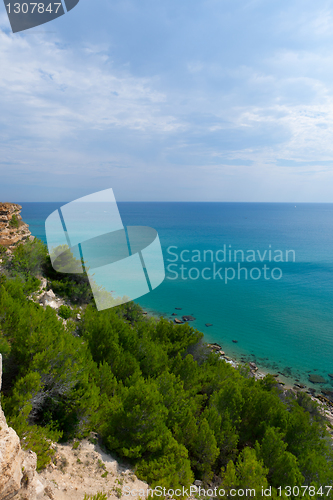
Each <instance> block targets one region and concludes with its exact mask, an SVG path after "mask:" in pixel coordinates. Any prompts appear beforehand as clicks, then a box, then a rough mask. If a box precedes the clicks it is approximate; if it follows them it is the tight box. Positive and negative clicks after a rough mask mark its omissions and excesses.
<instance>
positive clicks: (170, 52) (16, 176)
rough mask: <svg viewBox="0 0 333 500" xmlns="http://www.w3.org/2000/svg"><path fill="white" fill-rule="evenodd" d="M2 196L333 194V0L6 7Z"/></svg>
mask: <svg viewBox="0 0 333 500" xmlns="http://www.w3.org/2000/svg"><path fill="white" fill-rule="evenodd" d="M0 89H1V92H0V174H1V183H0V200H1V201H70V200H72V199H74V198H77V197H79V196H84V195H86V194H89V193H91V192H94V191H98V190H102V189H106V188H108V187H111V188H113V190H114V193H115V196H116V199H117V200H125V201H126V200H133V201H136V200H137V201H141V200H142V201H158V200H161V201H276V202H279V201H281V202H285V201H291V202H302V201H303V202H320V201H325V202H333V154H332V153H333V140H332V139H333V136H332V132H333V6H332V3H331V2H324V1H322V2H318V3H314V2H313V1H308V0H301V1H300V0H296V1H290V0H288V1H286V0H279V1H276V0H266V1H261V0H251V1H247V0H243V1H239V0H207V1H204V0H201V1H199V0H191V1H188V0H182V1H181V2H179V0H178V1H176V0H164V1H161V0H140V1H139V0H135V1H134V0H90V1H88V0H80V3H79V4H78V5H77V7H75V8H74V9H73V10H72V11H71V12H69V13H67V14H66V15H65V16H62V17H61V18H59V19H56V20H55V21H52V22H50V23H48V24H45V25H43V26H40V27H37V28H34V29H31V30H28V31H26V32H21V33H17V34H12V33H11V30H10V26H9V21H8V19H7V15H6V12H5V7H4V6H0Z"/></svg>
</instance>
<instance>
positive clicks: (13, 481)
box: [0, 354, 44, 500]
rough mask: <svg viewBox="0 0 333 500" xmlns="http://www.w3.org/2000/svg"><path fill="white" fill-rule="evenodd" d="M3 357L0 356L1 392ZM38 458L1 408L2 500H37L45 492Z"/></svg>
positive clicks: (0, 461) (0, 477) (0, 480)
mask: <svg viewBox="0 0 333 500" xmlns="http://www.w3.org/2000/svg"><path fill="white" fill-rule="evenodd" d="M1 378H2V357H1V354H0V390H1ZM36 464H37V456H36V453H34V452H32V451H28V452H27V451H24V450H22V448H21V445H20V439H19V437H18V435H17V434H16V432H15V431H14V429H12V428H11V427H8V425H7V422H6V418H5V416H4V413H3V411H2V408H1V406H0V500H11V499H12V498H17V499H22V500H35V499H36V498H37V496H38V495H39V494H40V493H42V492H43V489H44V487H43V485H42V483H41V482H40V481H39V479H38V476H37V472H36Z"/></svg>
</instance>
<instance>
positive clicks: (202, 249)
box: [18, 202, 333, 390]
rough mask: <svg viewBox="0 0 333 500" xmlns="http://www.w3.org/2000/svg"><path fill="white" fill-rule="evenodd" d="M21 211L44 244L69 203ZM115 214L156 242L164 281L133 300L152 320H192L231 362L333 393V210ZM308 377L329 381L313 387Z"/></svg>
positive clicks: (162, 208)
mask: <svg viewBox="0 0 333 500" xmlns="http://www.w3.org/2000/svg"><path fill="white" fill-rule="evenodd" d="M18 203H19V204H20V205H22V213H21V215H22V218H23V220H24V221H25V222H27V223H28V224H29V226H30V231H31V233H32V234H33V235H34V236H36V237H37V238H40V239H41V240H43V241H44V242H46V237H45V219H46V218H47V217H48V216H49V215H50V214H51V213H52V212H53V211H54V210H56V209H58V208H60V207H61V206H62V205H64V202H59V203H56V202H52V203H51V202H49V203H24V202H18ZM118 209H119V212H120V215H121V219H122V222H123V224H124V225H125V226H136V225H137V226H150V227H152V228H155V229H156V230H157V232H158V235H159V239H160V242H161V246H162V251H163V256H164V263H165V279H164V281H163V283H162V284H161V285H159V286H158V287H157V288H155V289H154V290H153V291H151V292H150V293H148V294H146V295H144V296H142V297H140V298H138V299H136V302H137V303H139V304H140V305H141V306H142V307H143V308H144V309H145V310H146V311H147V312H148V313H151V314H153V315H157V316H163V317H165V318H168V319H170V320H174V318H175V317H177V318H179V319H181V317H182V316H183V315H191V316H193V317H194V318H195V319H194V320H193V321H191V323H190V324H191V326H193V327H194V328H196V329H198V330H200V331H201V332H203V333H204V340H205V341H207V342H216V343H218V344H220V345H221V346H222V348H223V350H224V351H225V352H226V353H227V354H228V355H229V356H230V357H231V358H233V359H236V360H243V361H246V362H248V361H252V362H255V363H256V364H257V366H258V367H259V369H261V370H263V371H264V372H269V373H273V374H279V378H280V379H281V380H283V381H285V382H286V383H287V384H293V383H294V382H295V381H299V382H300V383H304V384H306V386H307V387H309V388H311V387H312V388H315V389H316V390H320V389H332V385H333V378H332V377H333V204H321V203H297V204H296V205H295V204H292V203H205V202H202V203H196V202H193V203H189V202H184V203H181V202H168V203H167V202H118ZM173 313H174V314H176V315H177V316H172V314H173ZM207 325H209V326H207ZM329 374H330V375H332V376H331V377H330V376H329ZM310 375H319V376H321V377H322V378H323V380H322V382H321V383H320V384H318V383H317V384H313V383H311V382H310V381H309V376H310Z"/></svg>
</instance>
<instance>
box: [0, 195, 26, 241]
mask: <svg viewBox="0 0 333 500" xmlns="http://www.w3.org/2000/svg"><path fill="white" fill-rule="evenodd" d="M21 210H22V207H21V205H17V204H16V203H0V245H3V246H4V247H6V248H7V249H8V250H9V251H11V250H13V248H15V246H16V245H17V244H18V243H20V242H21V241H25V240H27V239H33V238H34V237H33V236H31V232H30V231H29V226H28V224H26V223H25V222H23V220H22V217H21V215H20V214H21Z"/></svg>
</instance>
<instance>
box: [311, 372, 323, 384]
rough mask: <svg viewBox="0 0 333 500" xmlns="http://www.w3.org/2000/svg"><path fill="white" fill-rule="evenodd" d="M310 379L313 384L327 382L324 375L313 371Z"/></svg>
mask: <svg viewBox="0 0 333 500" xmlns="http://www.w3.org/2000/svg"><path fill="white" fill-rule="evenodd" d="M309 381H310V382H312V384H326V382H327V381H326V380H325V379H324V377H322V376H321V375H317V374H316V373H311V374H310V375H309Z"/></svg>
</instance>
